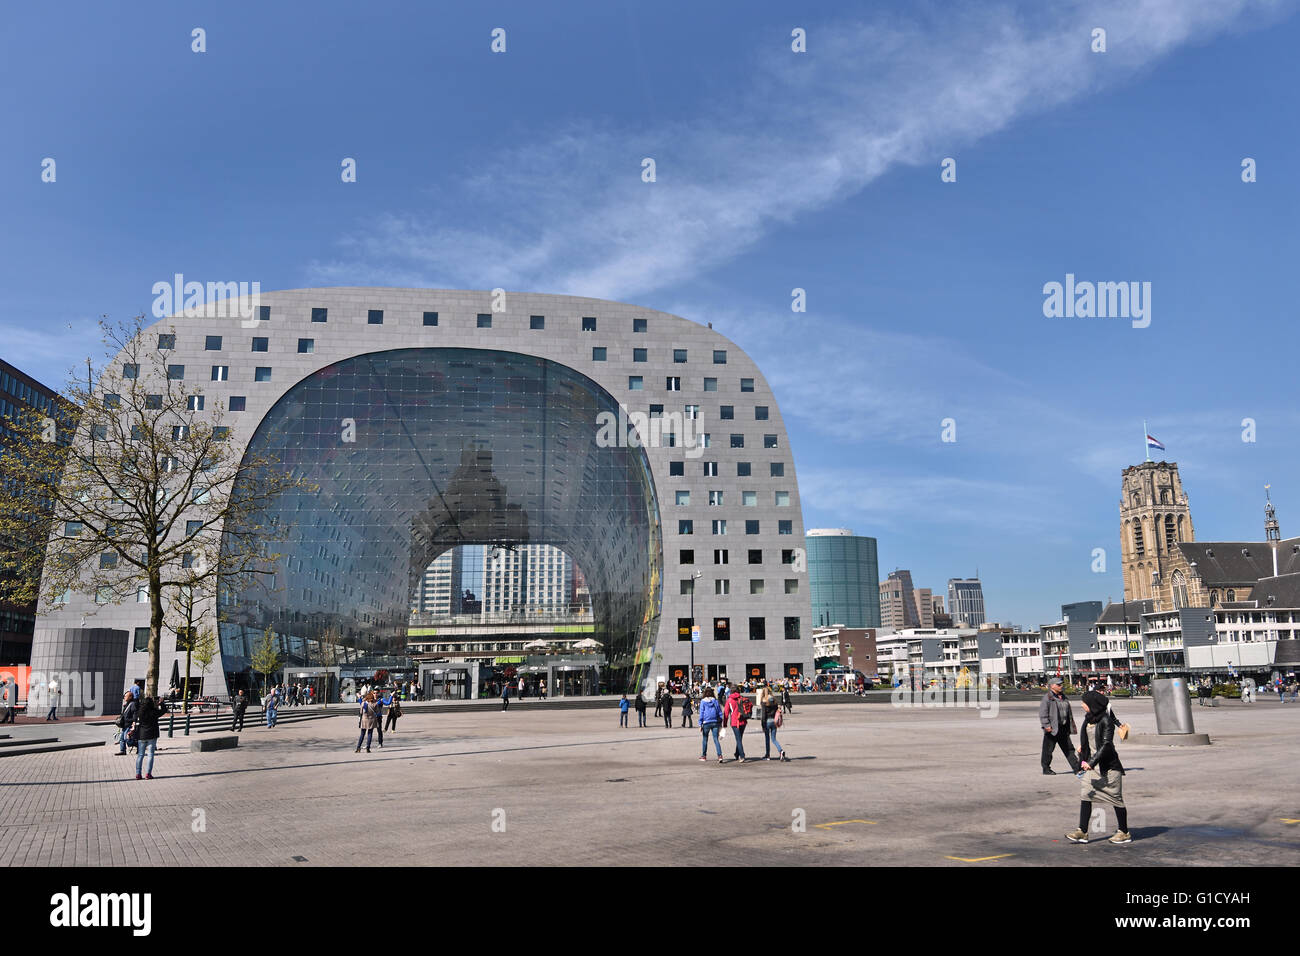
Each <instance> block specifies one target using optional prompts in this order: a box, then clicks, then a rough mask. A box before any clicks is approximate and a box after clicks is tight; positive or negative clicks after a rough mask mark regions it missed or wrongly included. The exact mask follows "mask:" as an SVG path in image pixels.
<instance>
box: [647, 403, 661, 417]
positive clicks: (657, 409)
mask: <svg viewBox="0 0 1300 956" xmlns="http://www.w3.org/2000/svg"><path fill="white" fill-rule="evenodd" d="M650 417H651V418H663V417H664V407H663V406H662V405H651V406H650Z"/></svg>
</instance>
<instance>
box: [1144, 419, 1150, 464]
mask: <svg viewBox="0 0 1300 956" xmlns="http://www.w3.org/2000/svg"><path fill="white" fill-rule="evenodd" d="M1142 447H1143V448H1145V449H1146V454H1147V461H1150V460H1151V440H1150V439H1149V438H1147V420H1146V419H1145V418H1144V419H1142Z"/></svg>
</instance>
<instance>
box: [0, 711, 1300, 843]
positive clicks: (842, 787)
mask: <svg viewBox="0 0 1300 956" xmlns="http://www.w3.org/2000/svg"><path fill="white" fill-rule="evenodd" d="M1116 707H1117V710H1119V711H1120V713H1121V714H1122V715H1123V717H1124V718H1125V719H1126V720H1128V721H1129V722H1130V723H1132V724H1133V726H1134V729H1135V731H1138V732H1144V731H1146V732H1153V731H1154V730H1155V726H1154V723H1155V722H1154V718H1153V716H1152V711H1151V704H1150V702H1149V701H1131V702H1130V701H1123V702H1117V703H1116ZM1193 711H1194V716H1195V719H1196V723H1197V730H1198V731H1206V732H1208V733H1210V735H1211V737H1212V739H1213V740H1214V744H1213V745H1212V746H1210V747H1200V748H1165V747H1159V748H1156V747H1132V746H1127V745H1121V754H1122V757H1123V760H1124V762H1125V765H1126V767H1127V768H1128V769H1129V770H1130V771H1131V772H1130V773H1129V774H1128V776H1127V777H1126V778H1125V784H1124V786H1125V795H1126V798H1127V800H1128V803H1129V806H1130V826H1131V829H1132V831H1133V833H1134V837H1135V841H1134V843H1133V844H1131V845H1129V846H1123V847H1115V846H1110V845H1107V844H1105V843H1092V844H1090V845H1088V846H1074V845H1070V844H1068V843H1065V842H1064V841H1063V840H1062V834H1063V833H1064V832H1065V831H1066V830H1069V829H1072V828H1073V826H1074V823H1075V818H1076V815H1077V811H1078V784H1077V782H1076V781H1075V779H1074V778H1073V777H1072V776H1070V775H1069V774H1068V773H1064V772H1063V773H1061V774H1060V775H1058V776H1055V777H1048V776H1043V775H1042V774H1041V772H1040V770H1039V764H1038V750H1039V737H1038V736H1037V734H1038V733H1040V731H1038V729H1037V721H1036V716H1035V712H1036V705H1034V704H1032V703H1006V702H1003V704H1002V706H1001V710H1000V712H999V715H998V716H997V717H996V718H992V719H988V718H981V717H979V716H978V713H977V712H976V711H975V710H957V709H951V708H950V709H942V710H940V709H930V710H927V709H919V708H918V709H896V708H893V707H889V706H887V705H870V706H868V705H842V706H829V707H828V706H805V707H799V705H798V703H796V712H795V713H794V714H793V715H791V716H790V717H789V718H788V722H787V724H786V726H785V727H784V728H783V729H782V730H781V733H780V737H781V740H782V743H783V744H784V745H785V746H786V747H787V748H788V749H789V751H790V753H791V756H792V757H794V758H795V759H794V760H792V761H791V762H790V763H786V764H780V763H777V762H775V761H773V762H770V763H769V762H763V761H759V762H749V763H746V764H743V765H741V764H735V763H728V764H726V765H725V766H718V764H717V762H716V759H714V758H712V757H711V759H710V761H709V762H708V763H700V762H699V761H698V759H697V758H698V757H699V745H700V735H699V733H698V731H696V730H690V729H686V730H681V729H673V730H666V729H665V728H664V727H663V722H662V720H656V719H655V718H654V717H653V716H650V717H649V718H648V719H649V723H650V726H649V727H648V728H646V729H640V728H637V727H636V726H635V724H636V716H635V714H634V713H633V714H632V715H630V717H631V723H632V724H633V726H632V727H630V728H628V729H622V728H620V727H619V726H618V715H617V708H616V706H615V705H614V704H613V703H612V702H611V708H610V709H609V710H608V711H601V710H558V709H557V710H554V711H550V712H539V711H532V712H529V711H516V710H513V709H512V711H511V712H508V713H504V714H503V713H500V712H492V713H468V712H454V711H447V712H440V713H436V714H408V715H407V716H405V717H403V718H402V719H401V721H400V722H399V725H398V727H399V729H398V731H397V732H396V733H392V734H389V735H387V736H386V740H385V742H386V744H387V746H386V747H385V748H384V749H382V750H380V749H379V748H378V747H377V746H376V747H375V749H374V751H373V752H372V753H371V754H366V753H364V752H363V753H361V754H355V753H353V748H354V747H355V744H356V730H355V723H356V722H355V719H353V718H351V717H346V716H341V717H336V718H332V719H329V720H321V721H312V722H308V723H304V724H300V725H296V726H282V727H277V728H275V729H274V730H267V729H266V728H265V727H261V726H255V725H254V724H253V723H252V722H251V721H250V723H249V725H248V726H247V727H246V729H245V732H244V733H243V734H242V735H241V739H240V747H239V749H238V750H233V751H218V752H213V753H206V754H192V753H190V752H189V749H188V748H189V741H188V740H187V739H185V738H181V737H177V738H174V739H172V740H167V739H166V738H164V740H163V741H162V744H161V747H160V750H159V754H158V759H157V764H156V766H155V772H156V773H157V774H158V777H157V779H155V780H151V781H138V782H137V781H136V780H134V779H133V777H134V758H131V757H118V756H114V753H115V752H116V748H112V749H110V748H108V747H104V748H102V749H100V748H95V749H86V750H73V751H65V752H61V753H51V754H33V755H28V756H16V757H10V758H6V759H4V760H0V794H3V801H2V803H0V826H2V827H3V830H4V833H5V834H6V836H7V837H8V841H7V843H6V846H7V847H8V854H7V862H8V864H9V865H10V866H11V867H12V866H18V867H24V866H52V865H53V866H66V865H92V866H95V865H150V864H152V865H158V864H161V865H164V866H178V865H185V866H207V865H221V864H238V865H258V864H264V865H272V866H302V865H306V866H312V865H331V864H334V865H347V864H355V863H357V862H359V861H361V860H366V861H369V862H376V861H379V860H387V861H389V862H392V863H396V864H419V863H426V864H428V863H432V864H451V865H461V864H465V865H485V864H491V865H511V864H519V865H545V864H621V863H629V864H643V865H644V864H658V865H673V864H682V863H687V864H717V863H721V862H723V861H725V860H726V859H727V858H728V856H733V857H735V858H738V859H752V855H753V854H754V853H756V852H757V853H762V854H763V855H765V856H768V857H770V858H771V859H772V861H773V862H778V863H788V864H795V865H799V864H818V865H867V864H900V865H913V866H958V867H961V866H984V865H989V866H1024V865H1031V866H1032V865H1040V864H1044V863H1047V864H1067V865H1073V864H1077V865H1088V866H1095V865H1098V864H1105V865H1118V866H1124V865H1133V864H1156V865H1191V866H1195V865H1205V864H1222V865H1249V864H1254V863H1267V864H1273V865H1279V864H1280V865H1291V866H1295V865H1300V795H1298V794H1300V791H1298V790H1297V786H1296V785H1297V783H1300V770H1298V769H1297V763H1296V760H1295V744H1294V733H1295V730H1296V727H1297V724H1300V705H1297V706H1294V707H1293V705H1285V706H1283V705H1279V704H1277V703H1276V702H1272V701H1263V702H1261V703H1259V704H1256V705H1254V706H1253V707H1248V706H1245V705H1240V704H1237V705H1235V706H1224V707H1220V708H1216V709H1214V710H1208V709H1207V710H1201V709H1199V708H1193ZM679 720H680V715H675V722H678V721H679ZM63 729H64V728H60V730H63ZM68 729H69V730H71V728H68ZM80 733H87V734H90V733H101V734H102V735H103V736H104V737H105V738H107V737H109V736H111V733H112V728H108V727H102V728H84V729H82V730H81V731H80ZM80 733H79V734H78V736H80ZM745 740H746V750H747V752H748V753H749V755H750V756H751V757H752V756H754V755H755V754H757V755H759V756H761V754H762V744H763V739H762V733H761V731H759V730H757V728H756V727H755V728H754V729H753V730H751V731H749V732H747V733H746V737H745ZM731 749H732V742H731V741H730V740H728V741H725V742H724V752H725V753H726V754H727V755H728V757H730V754H731ZM1055 766H1056V769H1058V770H1062V771H1064V769H1065V768H1064V766H1063V761H1062V758H1061V757H1060V755H1059V753H1058V755H1057V757H1056V764H1055ZM801 816H802V817H804V818H806V829H805V830H804V832H796V831H795V830H794V829H793V828H792V823H793V822H794V821H795V820H797V819H798V818H800V817H801ZM1109 823H1110V825H1111V827H1112V828H1113V826H1114V818H1113V816H1112V817H1111V818H1110V820H1109Z"/></svg>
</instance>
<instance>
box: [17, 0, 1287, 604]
mask: <svg viewBox="0 0 1300 956" xmlns="http://www.w3.org/2000/svg"><path fill="white" fill-rule="evenodd" d="M1295 14H1296V6H1295V4H1293V3H1282V2H1263V0H1123V2H1118V0H1117V2H1097V3H1083V2H1079V3H1068V2H1066V3H1056V2H1053V3H1046V4H1045V3H1042V2H1026V3H1020V4H1016V3H990V4H979V3H970V4H949V3H924V2H921V3H917V2H907V3H902V2H900V3H874V4H864V5H860V6H856V7H855V6H848V5H844V4H839V3H834V4H833V3H810V4H805V5H801V6H800V7H798V8H797V9H796V8H795V6H794V5H791V4H787V3H775V2H761V0H753V2H745V3H739V2H735V3H732V2H724V3H716V4H674V3H661V4H652V5H645V4H634V3H630V2H623V0H617V2H615V0H607V2H600V3H585V4H584V3H571V4H545V5H541V4H536V3H493V2H484V3H477V4H473V5H464V6H463V8H461V9H456V8H455V7H454V6H453V5H437V6H436V7H435V6H433V5H429V4H422V3H397V2H375V3H370V4H355V3H335V2H331V0H321V2H318V3H315V4H313V5H312V7H311V12H310V13H308V12H307V8H306V7H304V6H303V5H301V4H265V3H263V4H254V3H251V2H242V0H240V2H227V3H221V4H217V3H204V2H195V3H188V4H185V5H179V4H174V3H162V2H138V3H133V4H131V5H129V6H122V5H116V4H102V3H92V2H87V3H70V4H65V5H63V6H61V8H60V12H59V14H58V15H57V16H54V15H52V13H51V12H50V10H49V9H48V8H47V7H43V6H41V5H28V6H24V7H17V6H14V7H12V8H9V9H6V11H5V13H4V21H3V23H2V24H0V39H2V42H3V44H4V49H5V56H4V57H3V58H0V79H2V80H3V82H0V121H2V122H3V128H4V130H5V134H6V135H5V137H4V141H3V145H2V146H0V211H2V212H3V220H2V221H3V224H4V228H3V229H0V280H2V281H0V305H2V306H3V307H2V308H0V356H3V357H4V358H6V359H7V360H8V361H10V362H12V363H13V364H15V365H18V366H19V367H20V368H23V369H25V370H27V371H29V372H31V373H32V374H34V375H36V376H37V377H38V378H41V379H42V380H44V381H46V382H47V383H50V384H57V383H59V382H61V381H62V380H63V378H64V373H65V370H66V369H67V367H68V366H69V365H70V363H71V362H72V361H74V360H75V359H76V357H77V356H78V355H81V354H84V353H86V352H87V351H88V350H92V349H93V345H94V338H93V335H94V333H93V322H94V319H95V317H97V316H98V315H100V314H104V313H106V314H109V315H110V316H113V317H127V316H130V315H133V314H137V313H140V312H147V311H148V310H149V306H150V303H151V300H152V295H151V293H150V289H151V287H152V285H153V283H154V282H156V281H159V280H165V279H169V278H170V277H171V276H172V274H173V273H176V272H181V273H184V274H185V275H186V276H187V277H189V278H197V279H200V280H221V281H230V280H248V281H251V280H257V281H260V282H261V285H262V288H263V289H264V290H272V289H283V288H299V287H303V286H313V285H412V286H434V287H447V288H493V287H497V286H501V287H504V288H507V289H528V290H532V291H541V292H556V293H571V294H579V295H595V296H602V297H607V298H614V299H619V300H624V301H630V302H635V303H638V304H641V305H645V306H647V307H651V308H657V309H664V310H666V311H670V312H675V313H677V314H679V315H683V316H686V317H688V318H691V319H694V320H696V321H701V322H703V321H712V322H713V323H714V327H715V328H717V329H719V330H720V331H722V332H723V333H725V334H726V335H728V336H729V337H731V338H732V339H734V340H735V341H736V342H737V343H738V344H739V345H740V346H741V347H743V348H745V349H746V350H747V351H748V352H750V354H751V355H753V356H754V357H755V358H756V359H757V360H758V362H759V364H760V366H761V367H763V368H764V370H765V372H766V374H767V376H768V379H769V381H770V382H771V383H772V385H773V387H774V388H775V389H776V392H777V398H778V400H779V401H780V402H781V406H782V411H783V413H784V415H785V418H786V423H787V425H788V427H789V429H790V433H791V442H792V445H793V448H794V454H795V461H796V466H797V469H798V478H799V484H800V491H801V493H802V496H803V503H804V519H805V523H806V525H807V526H808V527H821V526H847V527H851V528H853V529H854V530H855V531H856V532H858V533H860V534H870V535H874V536H876V537H877V538H878V539H879V545H880V558H881V571H882V575H883V574H884V573H885V572H887V571H888V570H889V569H890V568H894V567H905V568H910V569H911V570H912V573H913V578H914V580H915V581H916V582H917V584H918V585H920V586H928V587H933V588H935V589H936V590H939V589H942V588H943V586H944V583H945V582H946V580H947V579H948V578H949V577H954V576H965V575H969V574H972V573H974V572H975V570H976V568H978V569H979V573H980V575H981V577H982V578H983V579H984V582H985V595H986V600H987V603H988V606H989V610H990V615H991V616H992V617H994V618H998V619H1001V620H1004V621H1005V620H1011V621H1014V622H1016V623H1018V624H1022V625H1038V624H1040V623H1043V622H1045V621H1050V620H1055V619H1056V617H1057V616H1058V614H1059V606H1060V605H1061V604H1062V603H1066V602H1071V601H1076V600H1089V599H1100V600H1105V599H1106V598H1107V597H1113V598H1116V599H1118V598H1119V596H1120V593H1121V591H1122V586H1121V583H1120V576H1119V542H1118V517H1117V509H1118V488H1119V474H1120V471H1121V469H1122V468H1123V467H1124V466H1125V465H1128V464H1132V463H1134V462H1136V461H1140V460H1141V458H1142V455H1143V447H1142V443H1141V428H1142V420H1143V418H1146V419H1147V420H1148V421H1149V425H1150V430H1151V432H1152V433H1153V434H1154V435H1156V436H1157V437H1158V438H1160V439H1161V440H1162V441H1163V442H1164V443H1165V444H1166V446H1167V448H1168V452H1167V457H1168V458H1169V459H1170V460H1175V461H1177V462H1178V463H1179V465H1180V468H1181V471H1182V475H1183V482H1184V487H1185V489H1186V490H1187V492H1188V494H1189V496H1190V498H1191V504H1192V514H1193V519H1194V522H1195V525H1196V531H1197V536H1198V537H1199V538H1202V539H1225V538H1227V539H1232V538H1254V537H1258V536H1259V535H1260V534H1261V533H1262V524H1263V485H1264V484H1265V483H1266V482H1272V484H1273V492H1274V501H1275V502H1276V503H1277V505H1278V511H1279V518H1280V520H1281V522H1282V530H1283V533H1284V534H1291V533H1295V532H1296V531H1297V530H1300V481H1297V480H1295V479H1294V478H1293V477H1292V476H1293V475H1294V474H1296V473H1297V471H1300V469H1298V468H1297V466H1298V465H1300V454H1298V453H1297V445H1296V442H1295V441H1294V440H1293V437H1292V436H1294V435H1296V434H1297V433H1300V413H1297V409H1296V403H1295V402H1294V400H1293V397H1292V394H1291V391H1290V384H1289V376H1288V375H1287V372H1286V369H1287V368H1288V367H1289V362H1288V358H1287V357H1288V356H1289V355H1291V354H1292V353H1293V352H1294V351H1295V348H1296V345H1297V342H1296V339H1297V332H1296V330H1295V320H1296V304H1295V302H1296V297H1295V294H1294V279H1293V278H1292V276H1293V275H1294V274H1295V272H1296V268H1295V265H1294V263H1295V262H1296V260H1297V258H1298V253H1300V239H1298V238H1297V235H1296V229H1295V223H1296V222H1297V219H1298V218H1300V217H1298V215H1297V213H1300V209H1298V208H1297V206H1298V201H1297V183H1296V179H1295V175H1294V173H1293V172H1292V171H1291V169H1290V168H1289V165H1288V164H1291V163H1293V162H1294V161H1295V157H1296V156H1300V143H1298V142H1297V139H1298V138H1300V134H1298V132H1297V124H1296V122H1295V117H1296V116H1297V115H1300V110H1298V109H1297V106H1298V104H1297V98H1298V97H1300V93H1298V92H1297V91H1300V82H1298V81H1300V64H1298V62H1297V58H1296V57H1295V55H1294V51H1295V50H1296V49H1297V48H1300V18H1298V17H1297V16H1296V15H1295ZM195 27H202V28H203V29H205V30H206V34H207V52H205V53H202V54H198V53H194V52H192V51H191V30H192V29H194V28H195ZM496 27H501V28H504V29H505V30H506V52H505V53H502V54H494V53H492V52H491V51H490V48H489V47H490V42H491V36H490V33H491V31H492V30H493V29H494V28H496ZM795 27H801V28H803V29H805V30H806V31H807V52H806V53H802V54H796V53H794V52H792V50H791V30H792V29H794V28H795ZM1094 27H1102V28H1104V29H1106V31H1107V51H1106V52H1105V53H1093V52H1092V51H1091V49H1090V43H1091V32H1092V29H1093V28H1094ZM646 156H649V157H653V158H654V159H655V161H656V164H657V176H658V181H657V182H655V183H652V184H650V183H643V182H642V181H641V175H640V174H641V160H642V158H643V157H646ZM45 157H52V158H54V159H55V161H56V163H57V181H56V182H54V183H43V182H41V176H40V173H41V161H42V160H43V159H44V158H45ZM343 157H353V158H355V159H356V160H357V169H358V177H357V182H356V183H351V184H344V183H342V182H341V181H340V176H339V168H340V166H339V164H340V162H341V160H342V158H343ZM945 157H952V158H954V159H955V160H956V161H957V181H956V182H953V183H944V182H941V181H940V175H939V174H940V162H941V160H943V159H944V158H945ZM1244 157H1252V158H1254V159H1255V160H1256V162H1257V164H1258V181H1257V182H1254V183H1249V184H1247V183H1243V182H1242V181H1241V162H1242V159H1243V158H1244ZM1066 273H1073V274H1075V275H1076V276H1078V278H1079V279H1081V280H1083V279H1090V280H1093V281H1141V282H1150V283H1151V284H1152V312H1151V318H1152V321H1151V325H1150V327H1148V328H1145V329H1135V328H1133V327H1132V326H1131V324H1130V322H1128V321H1127V320H1124V319H1115V318H1108V319H1096V318H1092V319H1083V318H1046V317H1044V315H1043V308H1042V306H1043V298H1044V296H1043V292H1042V289H1043V285H1044V283H1047V282H1052V281H1058V282H1059V281H1063V280H1064V277H1065V275H1066ZM796 287H798V288H803V289H805V290H807V297H808V311H807V312H806V313H803V314H796V313H793V312H791V310H790V296H791V290H792V289H794V288H796ZM945 418H952V419H954V420H955V422H956V437H957V440H956V442H952V443H945V442H942V441H941V440H940V438H941V422H942V420H943V419H945ZM1243 418H1253V419H1254V420H1255V422H1256V427H1257V440H1256V441H1255V442H1251V443H1247V442H1243V441H1242V440H1241V435H1242V425H1241V422H1242V419H1243ZM1099 547H1100V548H1105V549H1106V550H1107V557H1108V567H1109V571H1108V572H1107V573H1105V574H1097V573H1094V572H1093V571H1092V570H1091V566H1092V562H1093V557H1092V552H1093V549H1094V548H1099Z"/></svg>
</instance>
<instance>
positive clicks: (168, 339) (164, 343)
mask: <svg viewBox="0 0 1300 956" xmlns="http://www.w3.org/2000/svg"><path fill="white" fill-rule="evenodd" d="M174 348H176V336H175V334H173V333H171V332H167V333H164V334H163V335H160V336H158V351H160V352H161V351H163V349H174Z"/></svg>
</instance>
